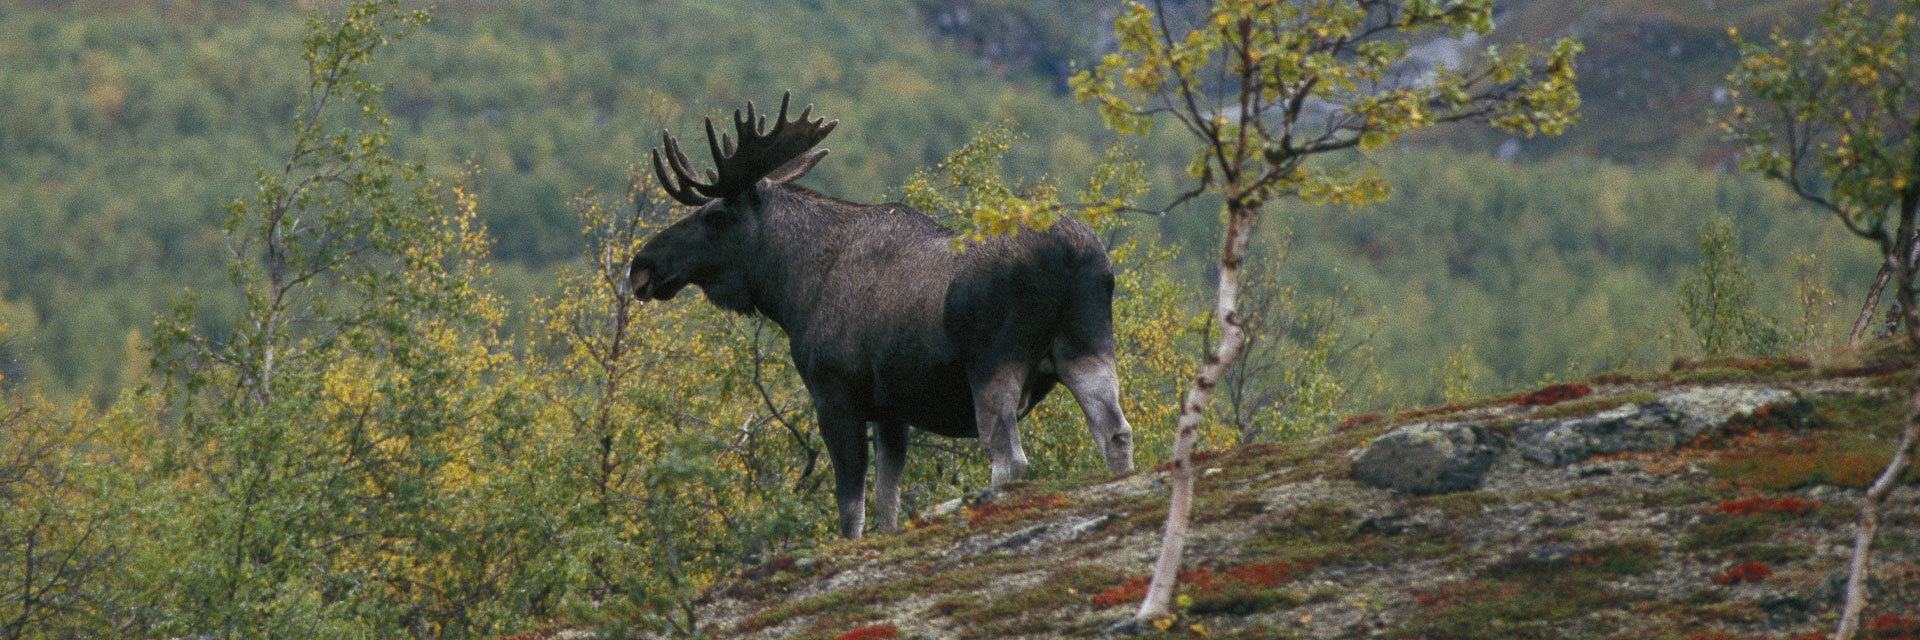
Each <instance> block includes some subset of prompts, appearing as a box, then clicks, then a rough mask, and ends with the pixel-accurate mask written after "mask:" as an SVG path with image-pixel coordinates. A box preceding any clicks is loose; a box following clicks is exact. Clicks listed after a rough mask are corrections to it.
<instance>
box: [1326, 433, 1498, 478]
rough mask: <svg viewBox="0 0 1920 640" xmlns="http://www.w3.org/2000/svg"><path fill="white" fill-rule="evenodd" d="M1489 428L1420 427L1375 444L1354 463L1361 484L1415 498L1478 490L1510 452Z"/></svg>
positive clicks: (1389, 435)
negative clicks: (1502, 456) (1483, 477)
mask: <svg viewBox="0 0 1920 640" xmlns="http://www.w3.org/2000/svg"><path fill="white" fill-rule="evenodd" d="M1506 448H1507V447H1506V442H1505V440H1504V439H1503V438H1500V437H1498V436H1496V435H1494V434H1492V433H1490V432H1488V431H1487V429H1486V428H1485V427H1481V426H1478V425H1472V424H1461V423H1455V422H1416V423H1413V424H1409V425H1406V426H1404V427H1400V428H1399V429H1396V430H1394V431H1392V432H1390V433H1387V434H1386V435H1383V436H1380V437H1379V438H1375V439H1374V441H1373V443H1372V444H1371V445H1368V446H1367V448H1366V449H1364V450H1362V451H1361V452H1360V455H1359V457H1357V458H1355V459H1354V461H1353V475H1354V477H1355V478H1357V479H1359V480H1360V481H1361V482H1365V483H1367V484H1370V485H1373V486H1376V487H1385V488H1389V489H1396V490H1399V491H1405V492H1407V493H1412V494H1417V495H1428V494H1435V493H1449V492H1453V491H1465V490H1468V489H1478V488H1480V476H1481V475H1482V474H1485V473H1486V472H1487V468H1488V467H1491V466H1493V461H1494V460H1496V459H1499V457H1500V454H1501V453H1502V452H1504V451H1506Z"/></svg>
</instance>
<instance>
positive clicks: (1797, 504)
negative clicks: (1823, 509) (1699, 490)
mask: <svg viewBox="0 0 1920 640" xmlns="http://www.w3.org/2000/svg"><path fill="white" fill-rule="evenodd" d="M1822 504H1826V503H1823V502H1821V501H1819V500H1802V499H1799V498H1795V497H1791V496H1789V497H1784V498H1768V497H1766V496H1754V497H1751V498H1741V499H1739V500H1728V501H1726V502H1722V503H1720V504H1716V505H1713V508H1712V509H1709V511H1717V512H1720V513H1729V514H1733V515H1736V516H1752V515H1760V514H1763V513H1792V514H1793V515H1796V516H1804V515H1807V512H1809V511H1813V510H1814V509H1818V508H1820V505H1822Z"/></svg>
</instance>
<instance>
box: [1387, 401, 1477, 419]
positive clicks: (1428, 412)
mask: <svg viewBox="0 0 1920 640" xmlns="http://www.w3.org/2000/svg"><path fill="white" fill-rule="evenodd" d="M1466 410H1467V406H1466V405H1463V404H1460V403H1457V402H1456V403H1453V404H1448V405H1445V406H1440V407H1434V408H1432V409H1415V410H1413V411H1402V412H1400V419H1401V420H1419V419H1421V418H1425V417H1427V416H1437V415H1441V414H1445V413H1454V412H1457V411H1466Z"/></svg>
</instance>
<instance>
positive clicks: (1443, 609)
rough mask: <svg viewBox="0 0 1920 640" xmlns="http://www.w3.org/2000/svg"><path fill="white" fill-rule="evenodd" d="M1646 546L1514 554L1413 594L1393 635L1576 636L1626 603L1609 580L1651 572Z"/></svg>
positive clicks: (1653, 563) (1652, 560) (1652, 558)
mask: <svg viewBox="0 0 1920 640" xmlns="http://www.w3.org/2000/svg"><path fill="white" fill-rule="evenodd" d="M1659 562H1660V558H1659V555H1658V553H1657V551H1656V549H1655V548H1654V546H1653V544H1652V543H1650V542H1647V541H1628V542H1621V543H1615V544H1607V545H1599V546H1594V547H1590V548H1587V549H1583V550H1580V551H1577V552H1574V553H1570V554H1566V555H1564V556H1559V557H1554V558H1534V557H1526V556H1517V557H1512V558H1508V559H1506V560H1502V561H1500V562H1497V563H1494V564H1493V565H1492V566H1490V567H1488V568H1487V569H1486V570H1484V571H1482V572H1481V574H1480V575H1478V576H1475V577H1474V578H1473V579H1470V580H1465V581H1460V582H1456V583H1452V584H1448V585H1443V586H1441V587H1439V588H1435V589H1428V590H1416V591H1414V592H1413V596H1414V600H1415V602H1416V603H1418V605H1419V608H1418V609H1417V610H1416V611H1415V613H1414V617H1413V619H1412V620H1411V621H1409V624H1408V625H1407V626H1405V627H1403V628H1401V629H1399V630H1397V633H1396V634H1395V636H1396V637H1403V638H1419V637H1430V638H1459V639H1463V640H1470V639H1481V638H1485V639H1495V638H1500V639H1505V638H1522V639H1529V638H1538V639H1542V640H1545V639H1549V638H1554V639H1557V638H1578V637H1596V636H1599V635H1601V633H1602V632H1601V630H1599V629H1588V628H1587V625H1588V624H1589V623H1590V622H1591V620H1592V617H1591V614H1592V613H1594V612H1596V611H1599V610H1602V609H1610V608H1619V607H1622V606H1625V605H1626V604H1627V602H1626V599H1625V598H1624V597H1622V596H1620V595H1618V594H1616V593H1615V592H1614V591H1613V590H1612V589H1610V588H1608V586H1607V585H1608V582H1610V581H1612V580H1614V579H1618V578H1622V577H1626V576H1634V575H1640V574H1643V573H1646V572H1649V571H1652V570H1653V569H1654V568H1656V567H1657V566H1658V565H1659Z"/></svg>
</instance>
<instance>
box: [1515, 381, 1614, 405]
mask: <svg viewBox="0 0 1920 640" xmlns="http://www.w3.org/2000/svg"><path fill="white" fill-rule="evenodd" d="M1590 393H1593V387H1589V386H1587V385H1584V384H1580V383H1578V382H1570V383H1563V384H1552V385H1547V386H1545V387H1542V388H1540V390H1538V391H1534V392H1532V393H1523V394H1520V395H1517V396H1514V397H1511V398H1507V400H1506V402H1507V403H1508V404H1515V405H1519V406H1522V407H1542V406H1546V405H1550V404H1556V403H1560V402H1566V401H1568V400H1578V399H1580V398H1584V397H1586V396H1587V394H1590Z"/></svg>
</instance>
